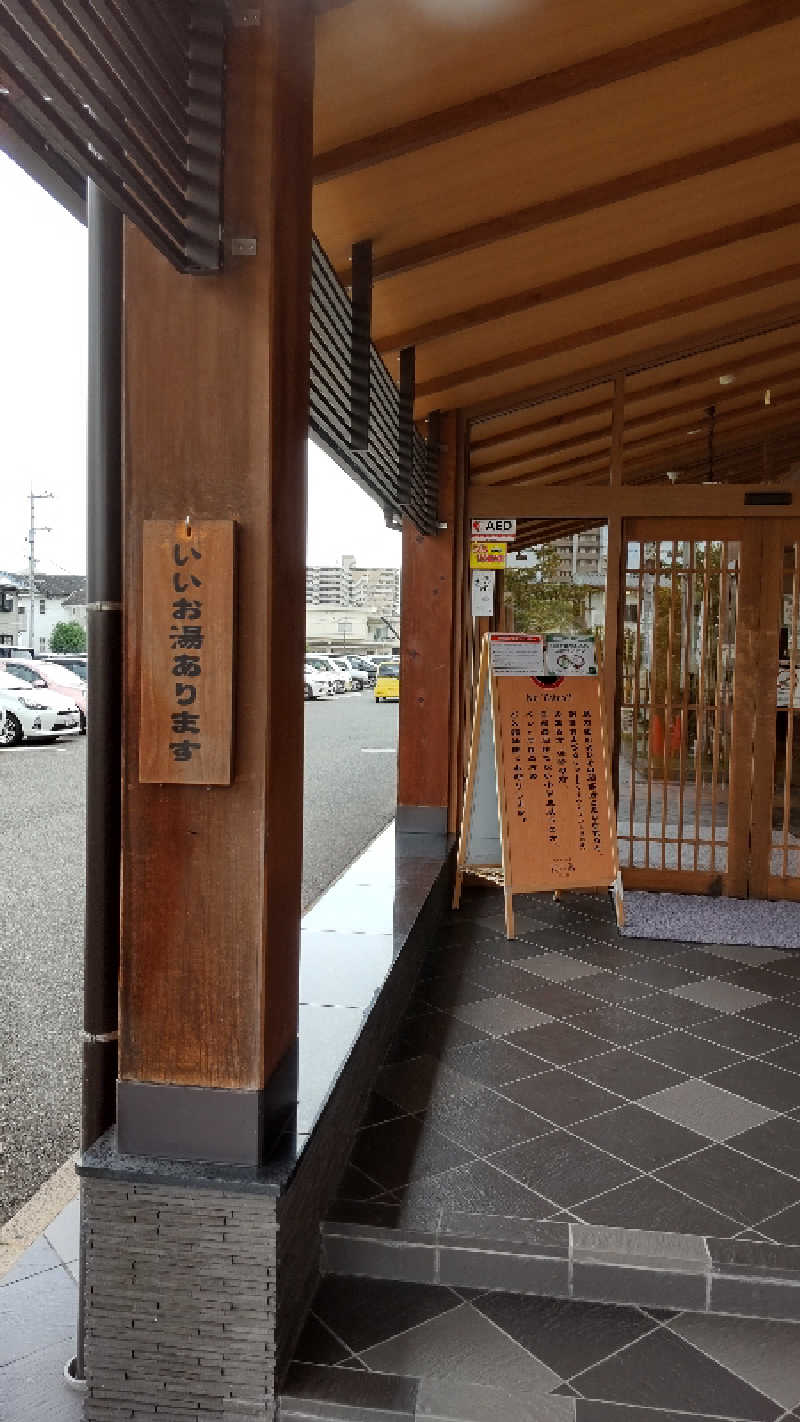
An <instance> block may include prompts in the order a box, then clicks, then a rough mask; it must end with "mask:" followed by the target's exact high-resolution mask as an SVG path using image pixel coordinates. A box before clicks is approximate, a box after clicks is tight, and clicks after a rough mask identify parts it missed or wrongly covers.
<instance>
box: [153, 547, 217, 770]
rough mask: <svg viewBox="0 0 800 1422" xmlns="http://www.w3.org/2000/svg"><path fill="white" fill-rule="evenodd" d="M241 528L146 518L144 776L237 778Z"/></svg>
mask: <svg viewBox="0 0 800 1422" xmlns="http://www.w3.org/2000/svg"><path fill="white" fill-rule="evenodd" d="M234 563H235V525H234V523H233V521H232V520H230V519H213V520H211V519H204V520H198V521H197V522H190V521H189V520H188V519H187V520H186V521H185V522H184V523H172V522H168V521H166V520H161V519H147V520H145V523H144V528H143V535H142V621H141V673H140V719H139V779H140V781H142V782H144V783H147V784H171V785H230V783H231V778H232V746H233V641H234Z"/></svg>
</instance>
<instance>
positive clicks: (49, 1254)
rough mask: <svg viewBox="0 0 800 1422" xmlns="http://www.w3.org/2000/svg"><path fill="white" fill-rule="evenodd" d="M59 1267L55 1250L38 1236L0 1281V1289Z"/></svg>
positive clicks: (42, 1237) (41, 1236)
mask: <svg viewBox="0 0 800 1422" xmlns="http://www.w3.org/2000/svg"><path fill="white" fill-rule="evenodd" d="M60 1267H61V1261H60V1259H59V1257H58V1255H57V1254H56V1252H55V1250H54V1249H53V1248H52V1246H51V1245H50V1244H48V1242H47V1240H46V1239H45V1237H44V1235H40V1236H39V1238H38V1239H36V1240H34V1242H33V1244H32V1245H31V1246H30V1248H29V1249H26V1250H25V1252H24V1253H23V1254H20V1256H19V1258H18V1259H17V1260H16V1261H15V1262H14V1263H13V1264H12V1266H11V1268H10V1269H9V1270H8V1272H7V1273H5V1274H4V1275H3V1277H2V1279H0V1289H7V1288H10V1287H11V1285H12V1284H16V1283H18V1282H19V1280H20V1279H30V1278H32V1277H33V1275H34V1274H43V1273H44V1271H45V1270H46V1269H59V1268H60Z"/></svg>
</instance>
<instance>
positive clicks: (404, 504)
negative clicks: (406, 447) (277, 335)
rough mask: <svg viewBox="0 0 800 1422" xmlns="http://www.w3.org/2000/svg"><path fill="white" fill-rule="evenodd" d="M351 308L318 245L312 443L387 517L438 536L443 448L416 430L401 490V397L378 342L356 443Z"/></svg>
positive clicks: (314, 267) (314, 270) (314, 268)
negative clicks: (361, 442) (363, 438)
mask: <svg viewBox="0 0 800 1422" xmlns="http://www.w3.org/2000/svg"><path fill="white" fill-rule="evenodd" d="M352 328H353V319H352V307H351V305H350V300H349V298H348V296H347V293H346V292H345V291H344V289H343V288H342V286H341V285H340V283H339V281H338V278H337V276H336V273H335V272H334V270H333V267H332V266H331V264H330V262H329V261H328V258H327V257H326V255H325V253H324V252H323V250H322V248H321V246H320V245H319V243H318V242H317V241H316V239H315V241H314V245H313V252H312V266H311V401H310V428H311V435H312V437H313V438H314V440H315V441H316V442H317V443H318V444H319V445H321V446H322V448H323V449H324V450H325V451H326V453H327V454H329V455H330V456H331V458H332V459H334V460H335V461H336V463H337V464H339V465H340V466H341V468H343V469H344V470H345V471H346V472H347V473H348V474H350V475H352V477H353V478H354V479H355V480H356V481H357V483H359V484H360V485H361V486H362V488H364V489H365V490H366V491H367V493H369V494H371V495H372V496H373V497H374V498H376V499H377V500H378V502H379V503H380V504H381V505H382V507H383V508H384V510H385V512H386V514H387V517H390V516H391V515H392V514H395V515H397V516H398V517H402V515H403V514H407V515H408V517H409V518H410V519H411V520H412V522H413V523H414V525H415V527H416V528H418V529H419V531H420V532H421V533H426V534H430V533H433V532H434V530H435V528H436V517H437V488H438V450H436V449H434V447H433V445H431V446H430V447H429V446H428V444H427V443H426V441H425V440H424V439H423V438H422V435H421V434H420V433H419V431H418V430H415V431H414V439H413V459H412V467H411V470H410V471H409V479H408V486H407V487H408V490H409V492H408V497H407V499H406V498H404V497H403V495H402V492H401V486H402V480H401V478H400V397H399V392H398V389H397V386H396V385H395V383H394V381H393V380H392V377H391V376H390V374H389V372H388V370H387V369H386V366H385V365H384V364H383V361H382V360H381V358H380V356H379V355H378V353H377V351H376V350H375V348H374V347H373V349H372V352H371V356H370V410H369V441H368V444H367V447H366V449H353V448H352V445H351V433H352V423H351V422H352V413H351V342H352Z"/></svg>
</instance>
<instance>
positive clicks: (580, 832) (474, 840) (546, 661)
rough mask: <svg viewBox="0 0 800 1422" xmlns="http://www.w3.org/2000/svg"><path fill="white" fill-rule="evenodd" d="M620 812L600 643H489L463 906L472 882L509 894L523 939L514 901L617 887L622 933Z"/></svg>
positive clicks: (488, 639) (480, 695)
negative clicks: (543, 894) (524, 896)
mask: <svg viewBox="0 0 800 1422" xmlns="http://www.w3.org/2000/svg"><path fill="white" fill-rule="evenodd" d="M567 642H568V645H565V644H566V643H567ZM582 642H583V643H585V644H586V645H585V647H582V646H581V645H580V644H581V643H582ZM556 665H557V666H558V667H559V672H558V673H554V671H553V670H551V668H553V667H554V666H556ZM613 806H614V801H613V795H612V793H611V768H610V763H609V753H608V736H607V734H606V721H605V707H604V704H603V688H602V681H601V678H600V677H599V676H598V674H597V664H596V660H595V655H594V642H593V639H592V638H591V637H586V638H583V639H580V638H569V639H564V638H548V637H545V636H523V635H505V634H495V633H487V634H486V636H485V637H484V639H483V645H482V647H481V660H480V672H479V676H478V690H477V697H476V701H475V716H474V722H473V729H472V743H471V745H470V754H469V765H468V771H467V784H466V790H465V795H464V815H463V819H462V824H461V835H460V838H459V845H458V860H457V866H456V884H455V893H454V897H453V907H454V908H458V905H459V902H460V899H461V886H462V883H463V880H464V876H465V874H470V875H473V876H475V877H477V878H480V879H485V880H487V881H489V882H491V883H495V884H502V886H503V891H504V896H505V918H506V935H507V937H509V938H513V937H514V909H513V896H514V894H515V893H516V894H531V893H541V892H543V891H544V892H547V891H551V892H553V893H555V894H560V893H562V892H564V891H565V890H568V889H596V888H600V887H607V888H609V889H611V890H612V892H613V894H614V901H615V905H616V914H617V923H618V924H620V925H621V924H622V922H623V908H622V880H621V876H620V872H619V857H618V853H617V834H616V823H615V816H614V808H613Z"/></svg>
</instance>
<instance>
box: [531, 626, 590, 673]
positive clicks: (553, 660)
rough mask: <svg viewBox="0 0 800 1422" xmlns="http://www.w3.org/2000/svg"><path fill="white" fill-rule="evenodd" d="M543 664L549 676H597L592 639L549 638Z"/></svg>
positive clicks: (585, 637)
mask: <svg viewBox="0 0 800 1422" xmlns="http://www.w3.org/2000/svg"><path fill="white" fill-rule="evenodd" d="M544 664H545V668H546V670H547V672H548V675H549V676H597V649H596V647H595V641H594V637H589V636H584V637H553V636H549V637H548V638H547V645H546V647H545V654H544Z"/></svg>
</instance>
